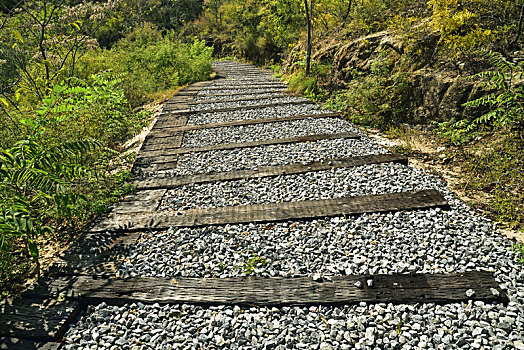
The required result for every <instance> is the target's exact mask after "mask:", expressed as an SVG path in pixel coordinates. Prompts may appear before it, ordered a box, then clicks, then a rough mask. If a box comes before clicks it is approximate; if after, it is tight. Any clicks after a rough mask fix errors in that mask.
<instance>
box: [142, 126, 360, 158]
mask: <svg viewBox="0 0 524 350" xmlns="http://www.w3.org/2000/svg"><path fill="white" fill-rule="evenodd" d="M358 138H360V135H359V134H357V133H354V132H343V133H336V134H319V135H308V136H298V137H288V138H283V139H271V140H260V141H249V142H240V143H224V144H220V145H208V146H201V147H189V148H176V147H173V148H171V147H169V143H171V142H172V141H171V139H168V138H160V139H155V138H154V136H151V138H150V141H149V143H148V144H147V152H140V157H139V158H137V160H136V162H135V163H136V164H151V163H165V162H172V161H173V156H176V155H179V154H186V153H195V152H209V151H221V150H230V149H235V148H253V147H260V146H270V145H285V144H289V143H300V142H313V141H320V140H335V139H358ZM166 143H167V144H168V145H166ZM157 147H158V150H155V148H157ZM168 147H169V148H168Z"/></svg>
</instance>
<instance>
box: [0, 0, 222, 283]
mask: <svg viewBox="0 0 524 350" xmlns="http://www.w3.org/2000/svg"><path fill="white" fill-rule="evenodd" d="M165 3H166V4H168V5H169V4H170V2H167V1H157V2H155V3H154V4H149V2H147V1H144V2H142V3H140V2H134V1H107V2H97V1H93V2H88V1H86V2H76V1H64V0H33V1H22V2H16V3H15V2H13V3H11V2H8V3H4V2H2V5H1V6H0V7H1V9H2V12H1V13H0V39H1V40H0V122H1V124H2V128H1V129H0V285H1V286H2V288H1V290H0V292H1V293H7V292H9V291H10V290H11V291H12V290H14V289H16V285H17V281H23V279H24V278H25V277H26V276H27V275H29V274H31V273H34V272H38V270H39V267H40V266H39V262H40V255H41V251H42V249H44V251H45V250H46V249H47V246H48V245H50V244H52V243H54V242H59V241H67V240H69V239H70V237H72V235H73V234H74V233H75V232H78V231H79V230H81V229H82V227H83V226H84V225H86V224H87V223H88V222H89V220H91V219H92V218H93V217H94V215H96V214H99V213H102V212H103V211H105V210H106V207H107V205H108V204H109V203H110V202H111V201H115V200H118V199H120V198H121V197H122V195H124V194H126V193H129V191H131V188H130V186H128V185H126V184H125V179H127V178H129V171H128V170H126V169H127V168H128V167H127V168H126V166H124V167H121V166H120V165H119V164H122V163H123V164H124V165H125V164H128V161H131V160H132V159H131V158H132V155H131V158H129V156H126V157H127V158H129V159H127V158H126V157H121V156H120V152H123V151H125V150H124V149H123V148H122V144H123V142H124V141H126V140H127V139H128V138H130V137H132V136H134V135H135V134H136V133H137V132H139V131H140V130H141V129H142V127H143V126H145V125H146V124H147V123H148V121H149V118H148V112H147V111H146V110H142V109H141V108H137V107H140V106H142V105H143V104H145V103H147V102H150V101H152V100H153V99H154V98H155V96H160V95H161V94H165V93H166V92H169V91H173V90H175V89H176V88H177V87H179V86H182V85H184V84H188V83H192V82H195V81H200V80H205V79H208V78H209V76H210V64H211V58H212V57H211V55H212V48H210V47H206V46H205V44H204V43H203V42H202V41H199V40H192V39H188V40H181V39H179V38H178V37H177V35H176V34H175V32H173V30H172V29H173V28H176V27H179V26H180V25H181V24H182V23H183V21H184V20H191V19H193V18H194V17H196V16H197V15H198V14H199V13H200V11H201V7H202V4H200V9H198V3H197V2H194V1H186V2H185V3H184V2H183V1H182V2H180V3H177V4H171V5H172V6H164V7H163V8H162V9H161V11H160V10H159V9H160V7H162V6H163V5H166V4H165ZM189 3H191V4H194V5H195V6H196V8H191V6H189V5H188V4H189ZM184 4H185V5H184ZM153 5H154V6H153ZM186 5H187V6H186ZM140 6H144V8H146V7H147V9H148V10H147V11H146V10H144V8H140ZM180 6H185V7H184V11H180ZM157 10H159V11H160V12H156V11H157ZM165 14H171V15H170V16H169V17H167V18H166V17H165V16H164V15H165ZM184 16H187V17H184ZM123 18H125V19H126V20H123ZM150 20H151V21H154V22H157V23H156V24H151V23H147V21H150Z"/></svg>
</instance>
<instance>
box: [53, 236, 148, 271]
mask: <svg viewBox="0 0 524 350" xmlns="http://www.w3.org/2000/svg"><path fill="white" fill-rule="evenodd" d="M139 237H140V233H138V232H133V233H98V234H92V233H86V234H84V235H82V236H81V237H80V238H79V239H78V240H77V241H76V242H74V243H73V244H72V245H71V246H70V247H69V248H68V249H67V250H66V251H65V252H64V253H63V254H61V255H60V257H58V258H56V260H55V261H54V263H53V264H52V265H51V266H50V267H49V270H48V271H47V275H48V276H64V275H99V276H114V275H115V273H116V272H117V270H118V269H119V267H120V265H121V264H122V262H123V259H124V258H125V257H126V255H127V254H128V253H129V250H130V248H131V247H133V246H134V245H135V244H136V242H137V241H138V238H139Z"/></svg>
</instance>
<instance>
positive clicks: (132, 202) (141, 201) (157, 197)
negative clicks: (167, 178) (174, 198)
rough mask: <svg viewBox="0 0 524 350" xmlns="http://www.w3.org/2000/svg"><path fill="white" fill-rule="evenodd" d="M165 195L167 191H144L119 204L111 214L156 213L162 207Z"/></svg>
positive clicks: (128, 197)
mask: <svg viewBox="0 0 524 350" xmlns="http://www.w3.org/2000/svg"><path fill="white" fill-rule="evenodd" d="M165 193H166V190H162V189H154V190H143V191H140V192H137V193H134V194H132V195H129V196H127V197H126V198H125V199H124V200H123V201H121V202H119V203H117V204H116V205H115V207H114V208H113V210H112V211H111V212H112V213H117V214H128V213H138V212H142V211H155V210H157V209H158V207H159V206H160V203H161V202H162V197H164V194H165Z"/></svg>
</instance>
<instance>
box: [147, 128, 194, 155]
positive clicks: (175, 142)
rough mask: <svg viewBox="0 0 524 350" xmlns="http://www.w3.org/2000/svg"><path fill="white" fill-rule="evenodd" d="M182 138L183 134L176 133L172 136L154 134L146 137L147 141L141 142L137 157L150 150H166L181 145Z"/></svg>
mask: <svg viewBox="0 0 524 350" xmlns="http://www.w3.org/2000/svg"><path fill="white" fill-rule="evenodd" d="M183 140H184V134H183V133H182V132H181V133H177V134H175V135H173V136H172V137H158V138H157V137H155V136H154V135H151V136H149V137H148V139H147V142H144V143H143V144H142V148H140V153H139V157H140V156H141V155H144V153H145V152H150V151H168V150H172V149H175V148H180V147H182V144H183Z"/></svg>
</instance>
